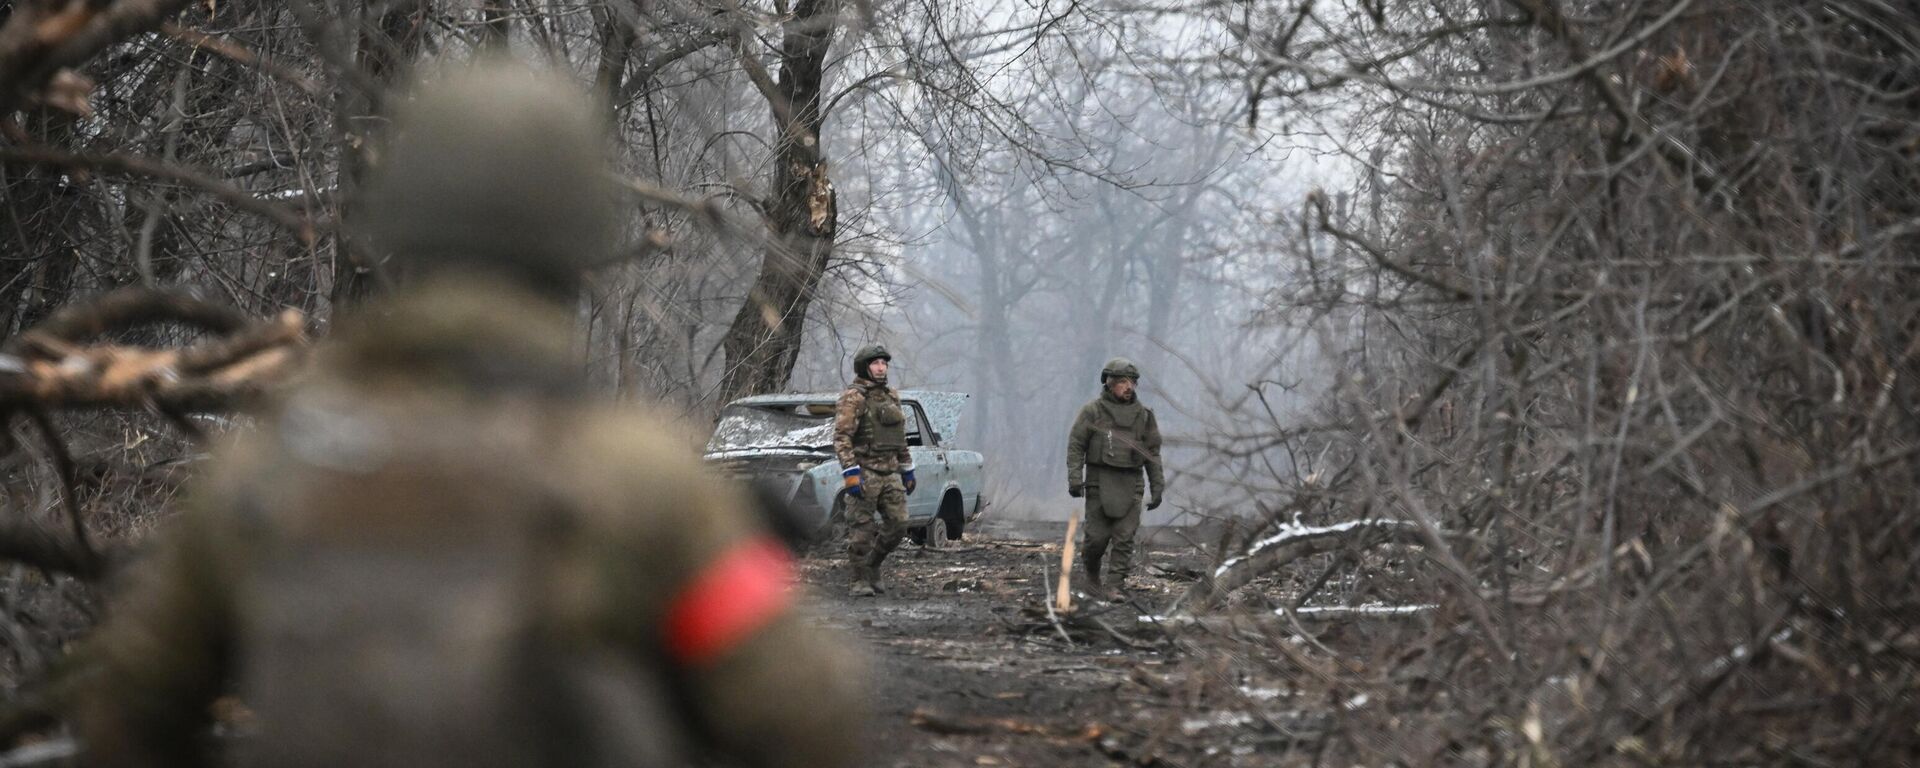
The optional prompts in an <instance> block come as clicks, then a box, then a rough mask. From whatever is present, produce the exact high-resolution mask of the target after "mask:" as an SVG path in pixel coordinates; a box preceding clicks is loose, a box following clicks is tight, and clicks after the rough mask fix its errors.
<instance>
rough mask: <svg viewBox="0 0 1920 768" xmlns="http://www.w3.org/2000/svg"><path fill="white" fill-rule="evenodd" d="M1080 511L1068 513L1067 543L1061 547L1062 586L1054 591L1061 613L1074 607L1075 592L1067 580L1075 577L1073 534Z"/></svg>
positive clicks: (1077, 523) (1078, 521)
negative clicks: (1069, 588) (1069, 587)
mask: <svg viewBox="0 0 1920 768" xmlns="http://www.w3.org/2000/svg"><path fill="white" fill-rule="evenodd" d="M1079 523H1080V513H1078V512H1069V513H1067V543H1066V544H1064V545H1062V546H1061V547H1060V588H1059V589H1058V590H1055V591H1054V598H1053V599H1054V604H1055V605H1056V606H1057V607H1058V609H1059V611H1060V612H1061V613H1065V612H1066V611H1067V610H1068V609H1069V608H1072V607H1073V593H1072V592H1071V591H1069V590H1068V589H1067V582H1068V581H1069V580H1071V579H1072V578H1073V534H1074V529H1076V528H1078V527H1079Z"/></svg>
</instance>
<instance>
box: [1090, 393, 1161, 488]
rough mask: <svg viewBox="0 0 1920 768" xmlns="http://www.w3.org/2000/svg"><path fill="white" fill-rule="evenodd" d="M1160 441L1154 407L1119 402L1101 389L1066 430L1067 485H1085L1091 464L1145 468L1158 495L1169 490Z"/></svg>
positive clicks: (1148, 480) (1133, 468) (1158, 423)
mask: <svg viewBox="0 0 1920 768" xmlns="http://www.w3.org/2000/svg"><path fill="white" fill-rule="evenodd" d="M1160 442H1161V440H1160V422H1159V420H1158V419H1156V418H1155V417H1154V415H1153V409H1152V408H1148V407H1146V406H1145V405H1142V404H1141V403H1140V401H1139V400H1138V399H1135V400H1134V401H1132V402H1124V403H1123V402H1120V401H1119V400H1117V399H1115V398H1114V397H1113V395H1112V394H1110V393H1108V392H1107V391H1106V390H1104V389H1102V390H1101V392H1100V396H1099V397H1097V398H1094V399H1093V400H1092V401H1091V402H1089V403H1087V404H1086V405H1084V406H1081V407H1080V413H1079V414H1078V415H1077V416H1075V417H1074V420H1073V427H1072V428H1070V429H1068V430H1067V484H1068V485H1081V484H1083V483H1085V482H1086V467H1087V466H1089V465H1092V466H1102V467H1110V468H1114V469H1127V470H1135V471H1138V470H1139V469H1140V467H1143V466H1144V467H1146V469H1147V484H1148V486H1149V487H1150V488H1152V489H1153V494H1154V495H1156V496H1157V495H1159V494H1161V493H1163V492H1165V490H1166V487H1167V477H1166V472H1165V469H1164V468H1163V467H1162V466H1161V464H1160Z"/></svg>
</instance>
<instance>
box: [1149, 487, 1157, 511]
mask: <svg viewBox="0 0 1920 768" xmlns="http://www.w3.org/2000/svg"><path fill="white" fill-rule="evenodd" d="M1159 508H1160V493H1159V492H1158V491H1155V492H1154V494H1153V498H1150V499H1147V509H1159Z"/></svg>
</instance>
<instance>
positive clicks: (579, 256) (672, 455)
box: [77, 63, 861, 768]
mask: <svg viewBox="0 0 1920 768" xmlns="http://www.w3.org/2000/svg"><path fill="white" fill-rule="evenodd" d="M599 124H600V120H599V119H598V118H597V117H596V116H595V111H594V110H593V108H592V105H590V104H589V103H588V102H587V100H586V99H585V98H584V97H583V96H581V95H579V94H578V92H577V91H576V90H575V89H574V88H573V87H572V86H571V84H569V83H566V82H563V81H558V80H552V79H549V78H546V77H541V76H536V75H533V74H531V73H529V72H527V71H525V70H523V69H519V68H515V67H512V66H509V65H506V64H504V63H500V64H490V65H486V66H483V67H480V68H477V69H475V70H472V71H466V72H459V73H452V74H450V75H448V76H447V77H446V78H444V79H443V80H441V81H437V82H434V83H432V84H431V87H430V88H428V89H423V90H421V91H420V92H419V93H418V94H417V95H416V97H415V98H414V100H413V101H412V102H411V103H409V104H407V105H406V106H403V107H402V108H401V112H400V114H399V115H398V118H397V122H396V125H395V133H394V139H393V143H392V146H391V147H390V148H389V150H388V152H387V153H386V154H385V155H384V156H383V157H382V165H381V167H380V169H379V173H380V175H379V177H378V178H377V179H375V180H374V181H372V183H371V184H370V187H369V192H368V194H369V195H370V198H371V199H370V202H371V204H370V205H369V206H368V208H367V210H368V211H369V214H368V215H369V217H370V219H371V220H370V221H369V223H368V227H369V233H370V234H371V235H372V236H373V237H374V239H375V241H376V242H377V243H379V244H380V245H381V246H382V247H384V248H385V249H387V250H389V251H390V252H392V253H393V254H394V255H395V260H396V264H397V265H398V266H399V267H400V268H401V270H402V274H403V275H404V276H405V278H406V280H405V284H406V285H408V286H409V287H408V289H407V290H405V291H403V292H402V293H400V294H399V295H396V296H394V297H392V298H391V299H390V300H388V301H386V302H384V304H381V305H373V306H369V307H366V308H365V309H362V310H360V311H359V312H358V313H357V314H356V316H355V317H354V318H353V322H351V323H346V324H342V326H341V327H340V329H339V331H338V333H337V334H335V338H334V339H333V341H332V342H331V343H330V344H329V345H328V346H327V347H324V348H323V349H322V350H321V351H320V353H319V355H318V357H317V359H316V368H315V370H314V371H312V373H311V376H310V378H309V379H307V380H306V381H304V382H302V383H301V384H300V385H299V386H298V387H296V388H295V390H294V391H293V392H291V393H290V394H289V396H288V397H287V399H286V400H285V402H283V403H281V404H280V405H279V406H277V407H276V408H275V409H274V410H273V411H272V412H271V413H270V414H268V415H267V416H266V417H265V418H264V419H263V421H262V423H261V425H260V428H259V429H258V430H257V431H255V432H253V433H251V434H247V435H245V436H243V437H241V438H240V439H239V440H238V441H237V442H236V444H234V445H232V446H229V447H228V449H227V450H225V451H224V452H223V453H222V454H221V455H220V457H219V459H218V460H217V461H216V462H215V466H214V468H213V469H212V470H211V476H210V477H207V478H205V480H206V482H205V483H204V484H203V485H202V486H201V487H199V488H198V489H197V493H196V494H194V496H193V500H192V502H191V504H190V505H189V507H188V509H186V510H185V511H184V512H183V513H182V515H181V517H180V518H179V519H178V520H177V521H176V523H175V528H174V529H173V530H170V531H167V535H166V538H165V540H164V541H163V546H162V547H161V549H160V550H159V551H157V552H156V553H154V554H153V555H152V556H151V559H150V560H148V561H146V562H144V563H142V564H141V568H140V570H139V571H138V572H137V573H136V574H134V576H135V580H134V581H133V582H132V583H131V584H130V585H129V588H130V592H129V593H128V594H126V595H124V597H125V599H123V600H121V601H119V602H118V603H117V604H116V605H115V606H114V607H113V610H112V612H111V613H110V615H109V616H108V619H107V622H106V624H105V626H104V627H103V628H102V630H101V633H100V635H99V637H98V638H97V641H96V643H95V645H94V646H93V647H92V649H91V651H92V652H93V653H94V654H96V658H98V659H100V660H102V661H103V667H104V669H103V671H102V673H101V675H100V676H99V677H98V679H97V680H96V681H95V684H94V686H93V688H92V694H93V695H91V696H90V697H88V698H87V700H86V701H85V703H84V704H83V706H82V707H81V711H80V712H79V713H78V718H77V720H78V724H79V728H80V734H81V737H82V740H83V745H84V747H85V748H86V749H87V750H88V757H89V758H90V759H89V760H88V764H92V765H189V764H199V763H204V762H209V761H210V760H209V756H210V755H212V754H214V753H215V751H216V750H213V749H211V748H210V747H211V745H210V744H209V738H208V736H207V730H208V729H207V726H208V724H209V713H208V710H209V705H210V704H212V703H213V702H214V701H215V700H216V698H217V697H219V696H220V695H221V694H223V693H227V692H230V693H232V694H234V695H235V696H237V697H238V702H239V703H240V704H241V705H242V706H243V707H244V708H245V711H249V712H250V713H251V715H250V716H249V717H246V718H243V720H245V721H248V722H250V723H251V724H252V725H249V726H248V727H246V728H245V729H244V730H248V731H252V733H250V734H248V735H245V736H243V737H241V738H238V739H236V740H234V741H235V743H233V744H232V745H231V748H230V749H228V750H226V751H227V752H229V753H230V757H229V759H226V760H222V762H230V763H235V764H240V765H253V766H276V767H277V768H286V767H289V766H329V767H336V766H349V765H350V766H411V767H416V768H417V767H419V766H463V767H465V766H552V765H566V766H598V765H684V764H688V763H689V762H694V761H698V760H707V759H710V758H717V759H718V760H719V761H720V762H721V763H723V764H744V765H753V766H788V765H790V766H838V765H845V764H848V762H849V761H850V759H851V754H850V752H851V747H852V745H853V744H854V743H855V741H856V740H857V739H858V738H859V734H858V733H856V730H857V728H858V726H859V723H860V718H859V714H860V711H861V710H860V706H859V705H858V704H857V703H856V701H857V700H856V698H855V693H854V692H855V691H857V690H859V688H858V681H857V680H855V679H853V678H852V677H851V675H850V674H849V673H850V672H851V671H852V669H851V665H850V664H849V663H848V662H847V660H846V659H844V658H843V657H842V656H841V654H842V653H843V651H842V650H841V647H842V646H843V645H844V644H843V643H841V642H839V641H837V640H835V639H833V638H831V637H829V636H827V635H826V634H825V633H822V632H820V631H818V630H816V629H815V628H813V627H811V626H809V625H807V624H806V623H804V622H803V620H802V618H801V617H800V616H799V615H797V614H796V612H795V611H794V606H793V596H792V595H791V594H790V587H791V584H790V581H791V579H792V577H793V569H792V565H791V560H790V559H789V556H788V554H787V553H786V551H785V550H784V549H783V548H782V546H781V545H780V544H779V543H778V542H777V541H775V540H773V539H771V538H770V537H769V536H767V535H766V534H765V533H764V532H763V529H762V528H761V527H760V526H759V525H758V524H757V521H756V520H755V519H754V516H753V515H752V514H751V512H750V510H749V508H748V505H749V502H748V500H747V498H746V497H745V494H744V492H742V491H736V489H735V488H733V487H731V486H729V485H727V484H726V483H724V482H721V481H718V480H716V479H714V478H713V477H712V476H711V475H710V473H708V472H707V471H705V470H704V469H703V468H702V467H701V466H700V465H699V464H698V463H697V461H696V460H695V459H693V458H692V457H691V456H690V455H689V454H688V453H687V452H686V451H685V450H683V447H682V445H681V442H680V441H679V440H678V439H677V438H676V437H674V436H673V435H672V434H671V433H670V432H669V431H668V429H667V428H666V427H665V426H664V425H663V424H664V423H663V422H656V421H654V420H651V419H649V418H645V417H643V416H641V415H639V414H636V413H633V412H631V411H629V410H625V409H620V408H615V407H612V406H611V405H609V404H603V403H600V402H598V401H597V400H596V399H595V398H593V397H591V396H589V394H588V392H587V390H586V385H585V382H584V381H583V378H582V375H583V374H582V370H581V369H582V365H581V363H580V361H579V358H578V355H577V353H575V352H574V350H573V344H572V338H573V336H574V323H573V319H572V316H573V313H574V309H573V299H574V296H575V295H576V288H577V286H578V282H579V279H580V278H579V273H580V271H581V269H582V267H583V266H584V265H586V264H589V263H592V262H593V261H595V260H599V259H604V258H605V257H607V255H608V254H609V252H610V251H611V250H612V249H611V240H612V235H613V233H614V231H615V218H616V213H615V210H614V209H613V207H612V206H613V200H612V199H611V197H610V190H609V188H608V186H607V185H606V184H605V183H603V179H604V176H603V173H604V170H603V169H604V167H605V162H606V159H605V156H604V152H605V145H604V141H603V137H602V136H601V135H600V131H599V129H598V127H597V126H598V125H599ZM228 709H234V708H233V707H228Z"/></svg>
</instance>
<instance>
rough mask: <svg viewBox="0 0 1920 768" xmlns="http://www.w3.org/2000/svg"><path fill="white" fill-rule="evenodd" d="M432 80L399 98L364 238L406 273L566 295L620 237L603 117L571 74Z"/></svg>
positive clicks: (511, 71)
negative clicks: (474, 276)
mask: <svg viewBox="0 0 1920 768" xmlns="http://www.w3.org/2000/svg"><path fill="white" fill-rule="evenodd" d="M440 73H441V76H439V77H430V78H424V79H422V80H421V81H420V82H419V83H418V85H416V86H415V88H414V90H413V92H412V93H411V94H410V95H411V98H408V99H406V100H401V99H399V98H397V97H396V98H395V101H397V102H399V103H398V104H397V105H396V107H395V109H394V124H393V128H392V131H391V133H390V135H389V136H388V140H387V142H386V144H385V146H384V147H383V148H382V151H381V153H380V155H379V156H378V158H377V159H378V162H377V164H376V165H375V166H374V169H373V173H372V175H371V178H370V179H369V181H368V184H367V190H366V199H367V203H366V206H365V208H364V210H365V211H366V212H367V213H366V216H365V218H364V220H363V221H361V222H360V223H361V224H362V225H363V226H364V227H365V232H366V234H367V235H368V236H369V237H371V238H372V240H373V242H374V244H375V245H376V246H378V247H379V248H381V249H383V250H385V251H388V252H390V253H391V254H392V255H393V259H394V263H395V265H396V266H397V267H398V268H399V269H400V271H401V272H402V273H408V274H411V273H451V274H467V273H472V272H491V273H494V274H496V275H499V276H501V277H505V278H508V279H512V280H515V281H518V282H521V283H526V284H532V285H536V286H540V287H549V286H551V287H554V288H557V289H561V290H567V289H568V288H569V287H570V286H572V285H574V284H575V283H577V282H578V281H579V280H580V275H581V273H582V272H583V271H584V270H585V269H586V268H587V267H589V266H592V265H594V264H597V263H601V262H604V261H605V260H606V259H607V258H608V257H609V256H610V255H611V253H612V252H613V249H614V239H615V237H616V236H617V233H618V226H619V211H618V209H617V208H616V207H615V198H614V187H613V185H612V183H611V181H610V179H609V178H608V177H607V173H606V165H607V155H608V147H609V144H608V141H607V136H606V130H605V127H604V125H603V124H604V123H605V118H604V117H602V116H601V110H599V109H598V108H597V107H596V106H595V104H594V102H593V100H592V99H591V98H590V97H589V96H588V95H587V94H586V93H585V92H584V91H583V90H581V89H580V88H579V87H578V86H577V85H575V84H574V83H573V82H571V81H570V80H569V79H568V78H566V77H564V76H561V75H558V74H551V73H538V72H535V71H533V70H531V69H528V68H527V67H525V66H524V65H521V64H517V63H514V62H511V61H508V60H505V59H499V60H488V61H484V62H482V63H479V64H476V65H473V66H468V67H461V66H457V65H456V66H450V67H448V68H446V69H443V70H440Z"/></svg>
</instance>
